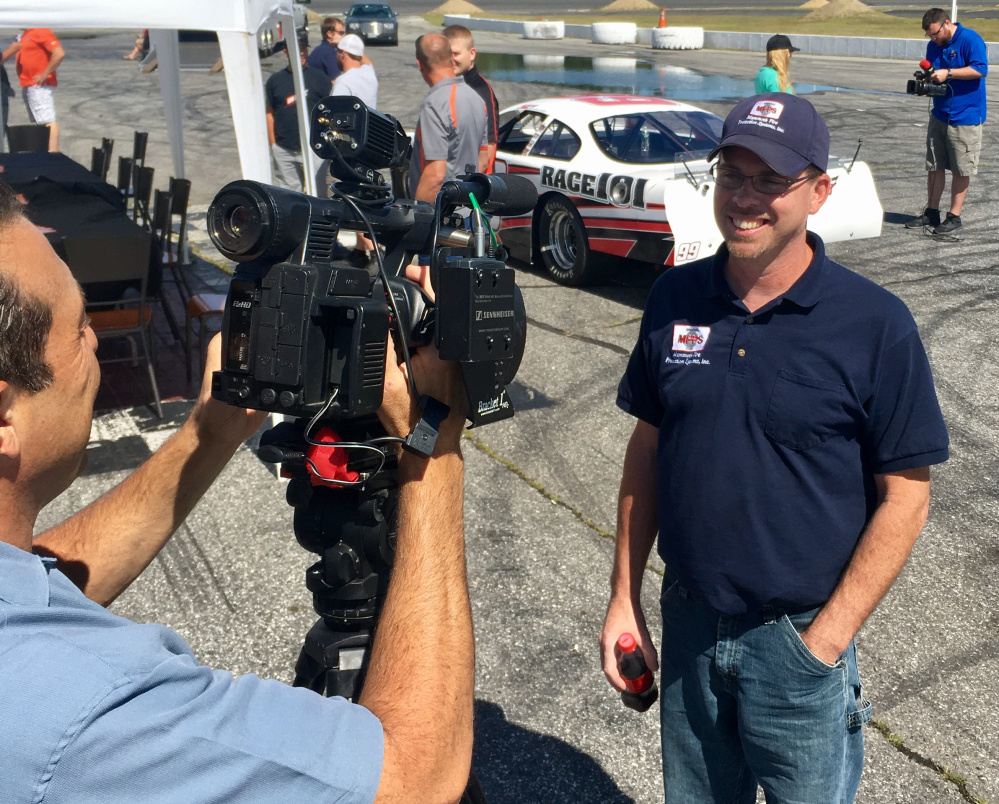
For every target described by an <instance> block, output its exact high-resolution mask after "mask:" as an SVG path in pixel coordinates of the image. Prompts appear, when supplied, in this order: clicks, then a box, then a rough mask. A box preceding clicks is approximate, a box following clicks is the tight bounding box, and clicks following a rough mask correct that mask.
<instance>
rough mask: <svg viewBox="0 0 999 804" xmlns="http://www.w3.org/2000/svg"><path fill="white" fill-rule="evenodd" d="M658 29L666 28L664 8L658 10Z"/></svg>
mask: <svg viewBox="0 0 999 804" xmlns="http://www.w3.org/2000/svg"><path fill="white" fill-rule="evenodd" d="M659 27H660V28H665V27H666V8H665V7H663V8H661V9H659Z"/></svg>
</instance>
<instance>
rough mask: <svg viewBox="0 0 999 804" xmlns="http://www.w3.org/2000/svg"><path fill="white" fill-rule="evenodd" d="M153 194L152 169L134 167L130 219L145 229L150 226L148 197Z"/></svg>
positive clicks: (142, 166)
mask: <svg viewBox="0 0 999 804" xmlns="http://www.w3.org/2000/svg"><path fill="white" fill-rule="evenodd" d="M152 194H153V169H152V168H149V167H145V166H144V165H140V166H139V167H137V168H135V176H134V189H133V190H132V220H133V221H135V222H136V223H141V224H142V226H143V227H145V228H146V229H151V228H152V220H151V219H150V217H149V198H150V196H152Z"/></svg>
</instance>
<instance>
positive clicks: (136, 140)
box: [132, 131, 149, 167]
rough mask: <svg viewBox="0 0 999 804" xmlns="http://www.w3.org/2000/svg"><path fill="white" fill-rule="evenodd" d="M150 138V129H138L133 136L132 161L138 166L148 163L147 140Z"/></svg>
mask: <svg viewBox="0 0 999 804" xmlns="http://www.w3.org/2000/svg"><path fill="white" fill-rule="evenodd" d="M148 140H149V132H148V131H136V132H135V136H134V137H133V138H132V161H133V162H134V163H135V166H136V167H139V166H140V165H144V164H146V142H147V141H148Z"/></svg>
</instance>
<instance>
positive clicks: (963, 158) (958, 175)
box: [905, 8, 989, 234]
mask: <svg viewBox="0 0 999 804" xmlns="http://www.w3.org/2000/svg"><path fill="white" fill-rule="evenodd" d="M923 31H925V33H926V36H928V37H929V40H930V41H929V42H927V43H926V60H927V61H928V62H930V65H931V66H932V68H933V73H932V75H931V76H930V81H932V82H934V83H936V84H946V86H947V94H946V95H943V96H941V97H935V98H933V111H932V112H930V123H929V126H928V127H927V129H926V169H927V170H928V171H929V174H928V175H927V177H926V196H927V201H926V209H924V210H923V213H922V215H920V216H919V217H918V218H913V219H912V220H911V221H909V222H908V223H906V225H905V226H906V228H907V229H920V228H923V227H930V228H932V229H933V234H951V233H953V232H956V231H957V230H958V229H960V228H961V226H962V224H961V209H962V208H963V207H964V199H965V198H966V197H967V195H968V185H969V184H970V182H971V177H972V176H974V175H975V174H977V173H978V155H979V154H980V153H981V150H982V125H983V124H984V123H985V111H986V110H985V80H984V79H985V76H986V75H987V74H988V72H989V59H988V52H987V49H986V47H985V42H984V41H983V40H982V37H981V36H979V35H978V34H977V33H975V32H974V31H973V30H971V29H970V28H965V27H964V26H963V25H961V23H959V22H951V21H950V16H949V15H948V13H947V12H946V11H944V10H943V9H942V8H931V9H930V10H929V11H927V12H926V13H925V14H923ZM948 170H949V171H950V172H951V174H952V178H951V183H950V211H949V212H948V213H947V217H946V219H944V220H943V221H942V222H941V220H940V198H941V196H943V189H944V182H945V181H946V171H948Z"/></svg>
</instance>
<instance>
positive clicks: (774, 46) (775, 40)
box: [767, 34, 801, 53]
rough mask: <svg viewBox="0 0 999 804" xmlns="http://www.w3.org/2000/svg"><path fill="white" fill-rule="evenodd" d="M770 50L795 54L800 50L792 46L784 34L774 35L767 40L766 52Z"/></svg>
mask: <svg viewBox="0 0 999 804" xmlns="http://www.w3.org/2000/svg"><path fill="white" fill-rule="evenodd" d="M771 50H790V51H791V52H792V53H797V52H798V51H799V50H801V48H800V47H795V46H794V45H792V44H791V40H790V39H788V38H787V37H786V36H784V34H774V35H773V36H771V37H770V38H769V39H768V40H767V52H768V53H769V52H770V51H771Z"/></svg>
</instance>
